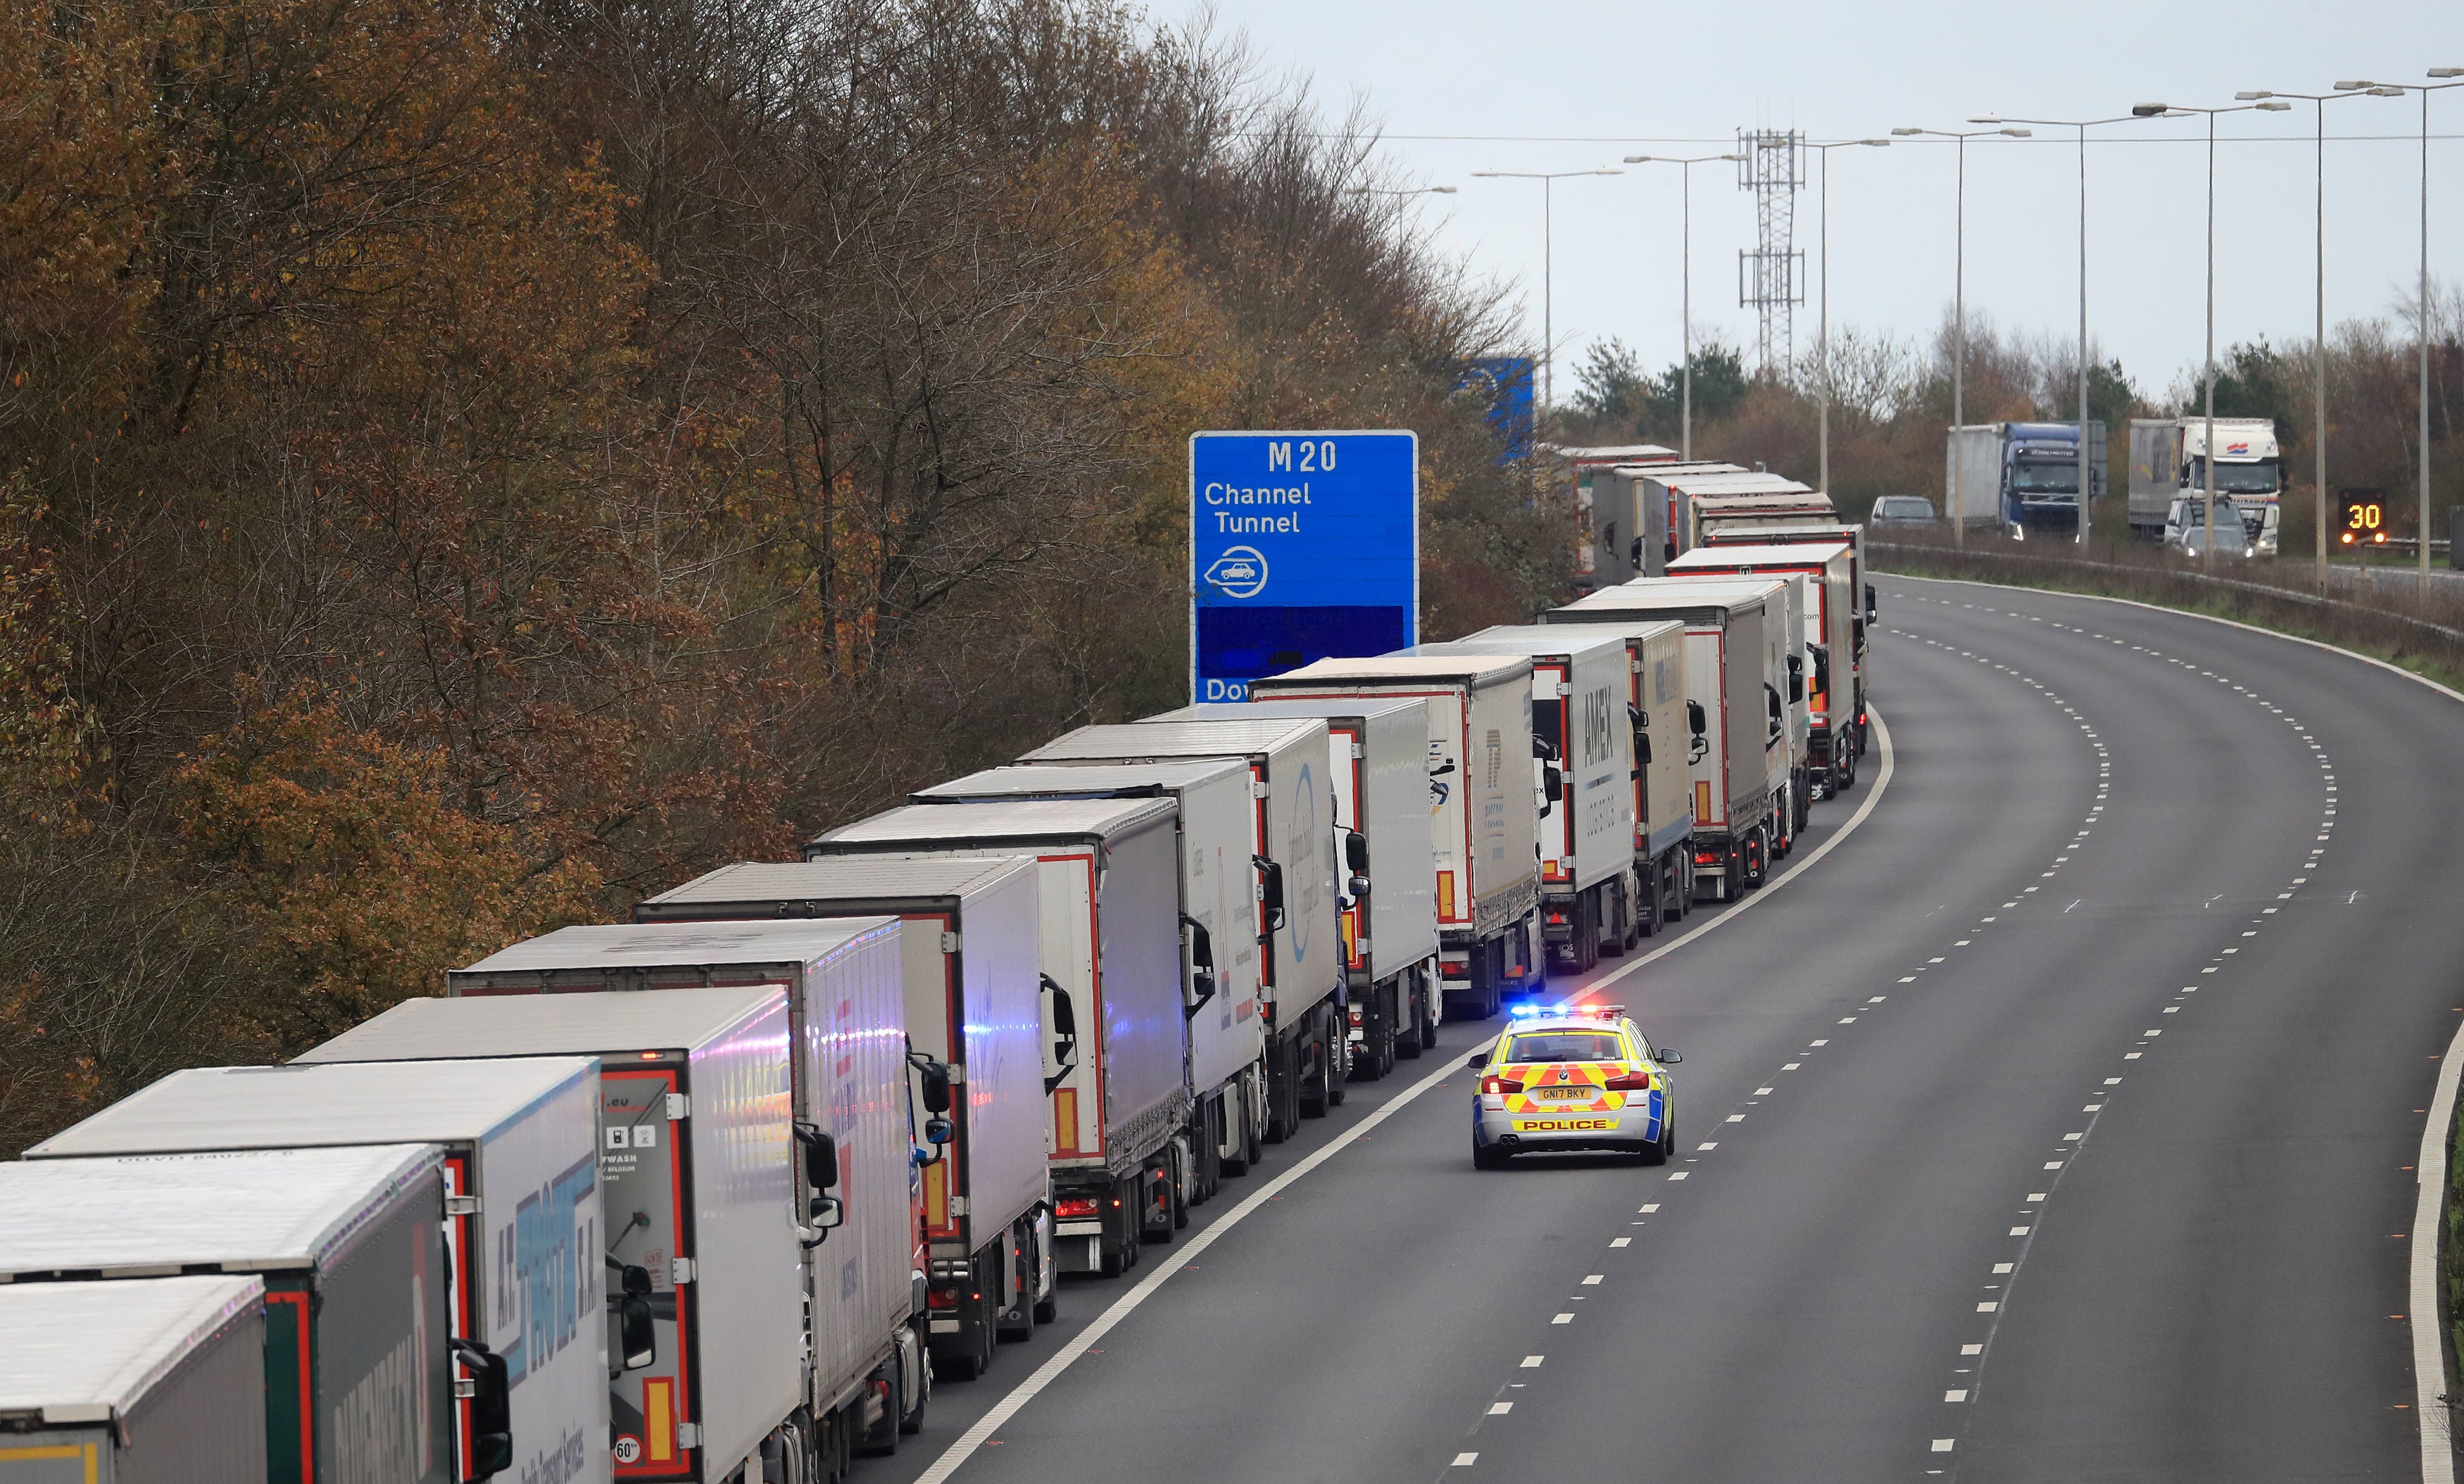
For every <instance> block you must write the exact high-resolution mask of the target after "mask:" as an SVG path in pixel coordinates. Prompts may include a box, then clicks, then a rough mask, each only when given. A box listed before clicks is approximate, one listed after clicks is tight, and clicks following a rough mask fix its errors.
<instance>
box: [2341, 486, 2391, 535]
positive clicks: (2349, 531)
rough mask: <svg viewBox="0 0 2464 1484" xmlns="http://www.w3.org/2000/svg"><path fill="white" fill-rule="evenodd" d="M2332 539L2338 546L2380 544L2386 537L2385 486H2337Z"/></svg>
mask: <svg viewBox="0 0 2464 1484" xmlns="http://www.w3.org/2000/svg"><path fill="white" fill-rule="evenodd" d="M2336 510H2337V519H2336V543H2337V544H2338V545H2341V546H2384V545H2386V544H2387V526H2388V523H2389V522H2388V520H2387V491H2385V490H2339V491H2338V492H2337V493H2336Z"/></svg>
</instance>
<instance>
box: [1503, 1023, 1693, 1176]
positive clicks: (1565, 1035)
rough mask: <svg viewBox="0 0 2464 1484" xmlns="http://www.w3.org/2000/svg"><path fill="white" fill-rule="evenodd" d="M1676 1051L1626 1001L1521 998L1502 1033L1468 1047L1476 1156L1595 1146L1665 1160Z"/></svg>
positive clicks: (1671, 1137) (1671, 1135)
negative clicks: (1534, 1001) (1474, 1077)
mask: <svg viewBox="0 0 2464 1484" xmlns="http://www.w3.org/2000/svg"><path fill="white" fill-rule="evenodd" d="M1678 1059H1679V1058H1678V1054H1677V1053H1676V1052H1673V1051H1669V1050H1667V1049H1665V1048H1659V1049H1655V1048H1654V1047H1653V1046H1652V1044H1651V1042H1650V1041H1649V1039H1647V1038H1646V1037H1645V1036H1644V1035H1643V1033H1642V1028H1641V1027H1639V1026H1637V1025H1636V1024H1635V1023H1634V1021H1633V1020H1632V1019H1630V1018H1629V1017H1628V1016H1627V1015H1626V1013H1625V1008H1624V1007H1623V1006H1618V1005H1596V1006H1583V1005H1556V1006H1541V1005H1527V1006H1522V1007H1519V1008H1516V1010H1515V1011H1514V1016H1513V1019H1512V1020H1510V1021H1509V1022H1508V1023H1507V1028H1506V1033H1505V1034H1503V1035H1501V1036H1499V1037H1498V1038H1497V1041H1496V1043H1495V1044H1494V1045H1493V1046H1491V1047H1490V1048H1489V1049H1488V1050H1486V1051H1482V1052H1473V1053H1472V1057H1471V1063H1470V1065H1471V1068H1472V1070H1473V1071H1475V1072H1477V1073H1479V1074H1480V1077H1479V1079H1478V1081H1477V1083H1476V1084H1475V1086H1474V1090H1473V1093H1472V1133H1471V1162H1472V1163H1474V1164H1475V1165H1478V1166H1479V1167H1480V1168H1482V1169H1496V1168H1498V1167H1499V1166H1501V1165H1503V1164H1505V1163H1506V1162H1507V1160H1509V1159H1512V1158H1513V1157H1514V1156H1516V1155H1518V1154H1532V1153H1548V1152H1552V1151H1561V1150H1562V1151H1573V1150H1592V1149H1597V1150H1622V1151H1625V1152H1627V1153H1630V1154H1636V1155H1639V1156H1641V1158H1642V1163H1645V1164H1660V1163H1665V1162H1666V1161H1667V1159H1668V1157H1669V1156H1670V1155H1671V1154H1673V1153H1675V1152H1676V1149H1677V1107H1676V1102H1675V1099H1674V1097H1673V1096H1672V1094H1673V1090H1672V1089H1671V1087H1670V1085H1669V1078H1668V1068H1669V1067H1670V1066H1672V1065H1674V1064H1675V1063H1676V1062H1677V1061H1678Z"/></svg>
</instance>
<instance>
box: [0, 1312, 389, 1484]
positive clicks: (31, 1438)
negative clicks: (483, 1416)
mask: <svg viewBox="0 0 2464 1484" xmlns="http://www.w3.org/2000/svg"><path fill="white" fill-rule="evenodd" d="M265 1309H266V1304H265V1285H264V1284H263V1283H262V1282H261V1281H259V1280H258V1279H257V1278H255V1277H254V1276H253V1275H252V1276H237V1275H223V1274H209V1275H199V1276H194V1277H160V1278H138V1279H127V1280H105V1281H102V1282H97V1283H22V1284H8V1285H5V1286H0V1416H5V1417H7V1418H8V1419H10V1423H11V1427H10V1428H9V1429H8V1430H7V1431H5V1432H0V1484H265V1481H266V1479H267V1477H268V1475H267V1473H266V1448H265V1442H266V1439H265V1413H266V1399H265V1387H266V1382H267V1370H266V1339H265ZM293 1476H294V1477H298V1476H299V1475H296V1474H295V1475H293ZM408 1476H409V1475H407V1474H401V1475H386V1477H408ZM322 1477H323V1475H321V1474H320V1475H319V1478H322ZM360 1477H362V1478H375V1477H378V1475H374V1474H362V1475H360Z"/></svg>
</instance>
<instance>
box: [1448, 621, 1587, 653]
mask: <svg viewBox="0 0 2464 1484" xmlns="http://www.w3.org/2000/svg"><path fill="white" fill-rule="evenodd" d="M1419 648H1420V650H1421V651H1422V652H1424V653H1437V654H1449V653H1452V654H1460V653H1475V654H1524V655H1529V657H1531V658H1533V659H1538V658H1539V657H1540V656H1542V655H1544V654H1580V653H1584V652H1586V651H1589V650H1609V649H1614V650H1623V649H1624V648H1625V636H1624V635H1623V634H1615V633H1594V632H1587V631H1584V630H1581V629H1569V628H1567V627H1565V626H1564V625H1563V624H1559V625H1557V626H1555V627H1553V628H1552V627H1551V626H1549V625H1547V624H1497V625H1494V626H1492V627H1490V628H1487V629H1484V630H1482V631H1480V632H1478V633H1467V634H1465V635H1463V637H1462V638H1460V639H1451V640H1448V641H1447V642H1446V643H1444V644H1423V645H1421V646H1419Z"/></svg>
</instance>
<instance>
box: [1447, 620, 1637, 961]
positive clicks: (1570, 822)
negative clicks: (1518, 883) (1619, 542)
mask: <svg viewBox="0 0 2464 1484" xmlns="http://www.w3.org/2000/svg"><path fill="white" fill-rule="evenodd" d="M1411 653H1415V654H1510V655H1518V656H1520V657H1522V658H1525V659H1529V661H1530V662H1531V767H1532V781H1533V788H1532V799H1533V802H1532V808H1534V809H1535V810H1536V811H1537V814H1538V820H1537V824H1536V829H1537V831H1538V834H1539V847H1540V936H1541V941H1542V942H1543V943H1545V944H1546V945H1547V949H1548V952H1549V955H1550V958H1551V961H1552V962H1553V963H1559V964H1562V965H1564V966H1565V967H1566V968H1568V969H1570V970H1572V971H1573V972H1575V973H1584V972H1587V971H1588V970H1590V969H1591V968H1592V967H1594V966H1595V964H1597V963H1599V961H1600V955H1601V954H1603V953H1609V954H1620V953H1623V952H1624V951H1625V950H1626V948H1627V947H1629V946H1630V945H1632V944H1633V943H1634V942H1635V941H1639V939H1640V937H1641V936H1642V921H1641V911H1640V901H1639V893H1638V892H1637V891H1636V889H1635V885H1634V824H1635V821H1634V725H1633V722H1632V720H1630V719H1629V718H1627V716H1626V715H1625V698H1626V692H1627V689H1628V681H1627V676H1626V652H1625V641H1624V640H1623V639H1622V638H1621V637H1620V636H1618V635H1617V634H1595V633H1586V632H1584V631H1580V630H1573V629H1567V628H1564V627H1563V626H1559V627H1555V628H1551V627H1548V626H1545V625H1539V624H1526V625H1513V624H1507V625H1500V626H1498V627H1497V628H1494V629H1489V630H1485V631H1482V632H1480V633H1476V634H1473V635H1471V636H1470V637H1469V638H1465V639H1459V640H1456V641H1454V642H1452V643H1449V644H1424V645H1421V646H1420V647H1419V648H1418V649H1416V650H1413V651H1412V652H1411Z"/></svg>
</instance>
